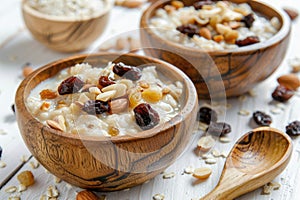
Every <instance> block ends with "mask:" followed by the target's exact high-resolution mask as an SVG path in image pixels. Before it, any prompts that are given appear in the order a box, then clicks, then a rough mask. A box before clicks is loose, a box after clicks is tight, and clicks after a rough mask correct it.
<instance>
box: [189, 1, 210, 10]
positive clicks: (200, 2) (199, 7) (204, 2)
mask: <svg viewBox="0 0 300 200" xmlns="http://www.w3.org/2000/svg"><path fill="white" fill-rule="evenodd" d="M213 3H214V2H213V1H210V0H204V1H203V0H202V1H197V2H195V3H194V4H193V6H194V8H195V10H199V9H201V8H202V6H204V5H212V4H213Z"/></svg>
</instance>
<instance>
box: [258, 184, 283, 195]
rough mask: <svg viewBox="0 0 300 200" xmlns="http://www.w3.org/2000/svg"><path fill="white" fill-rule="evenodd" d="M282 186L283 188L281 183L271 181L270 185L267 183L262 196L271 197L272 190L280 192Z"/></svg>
mask: <svg viewBox="0 0 300 200" xmlns="http://www.w3.org/2000/svg"><path fill="white" fill-rule="evenodd" d="M280 186H281V185H280V183H278V182H275V181H271V182H269V183H267V184H265V185H264V186H263V189H262V193H261V194H262V195H269V194H271V191H272V190H278V189H279V188H280Z"/></svg>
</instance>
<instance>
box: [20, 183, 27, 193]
mask: <svg viewBox="0 0 300 200" xmlns="http://www.w3.org/2000/svg"><path fill="white" fill-rule="evenodd" d="M25 190H27V187H26V186H25V185H23V184H20V185H19V186H18V192H24V191H25Z"/></svg>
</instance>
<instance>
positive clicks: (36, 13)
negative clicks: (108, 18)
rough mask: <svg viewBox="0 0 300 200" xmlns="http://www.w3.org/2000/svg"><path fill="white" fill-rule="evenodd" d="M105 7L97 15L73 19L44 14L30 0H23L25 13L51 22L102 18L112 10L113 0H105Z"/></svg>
mask: <svg viewBox="0 0 300 200" xmlns="http://www.w3.org/2000/svg"><path fill="white" fill-rule="evenodd" d="M104 1H105V3H104V6H105V7H104V8H102V9H101V10H99V12H97V13H96V15H94V16H91V17H86V18H82V19H72V18H70V17H64V16H53V15H48V14H44V13H41V12H39V11H37V10H35V9H33V8H31V7H30V6H29V5H28V4H27V2H28V0H22V10H23V12H25V13H28V14H29V15H32V16H34V17H36V18H40V19H44V20H46V21H49V22H58V23H61V22H85V21H89V20H94V19H96V18H100V17H102V16H103V15H105V14H108V13H109V12H110V10H111V9H112V6H113V5H112V1H111V0H104Z"/></svg>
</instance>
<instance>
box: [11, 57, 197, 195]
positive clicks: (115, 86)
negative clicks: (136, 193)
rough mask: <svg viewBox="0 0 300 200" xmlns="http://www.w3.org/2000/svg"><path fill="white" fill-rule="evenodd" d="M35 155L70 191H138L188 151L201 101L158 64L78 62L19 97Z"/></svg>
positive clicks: (65, 63)
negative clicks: (184, 151) (142, 185)
mask: <svg viewBox="0 0 300 200" xmlns="http://www.w3.org/2000/svg"><path fill="white" fill-rule="evenodd" d="M15 105H16V115H17V120H18V125H19V128H20V131H21V135H22V137H23V139H24V141H25V143H26V145H27V147H28V149H29V150H30V151H31V153H32V155H34V156H35V158H36V159H37V160H38V161H39V162H40V163H41V164H42V165H43V166H44V167H45V168H46V169H47V170H49V171H50V172H51V173H53V174H54V175H55V176H57V177H59V178H61V179H63V180H65V181H67V182H68V183H70V184H73V185H76V186H79V187H82V188H89V189H95V190H101V191H115V190H121V189H125V188H129V187H132V186H135V185H138V184H141V183H143V182H145V181H147V180H149V179H151V178H153V177H154V176H156V175H157V174H159V173H161V172H162V171H163V170H164V169H165V168H166V167H168V166H169V165H171V164H172V163H173V162H174V161H175V160H176V158H178V156H179V155H180V154H181V153H182V152H183V150H184V149H185V147H186V146H187V144H188V142H189V140H190V138H191V134H192V130H193V127H194V123H195V121H196V114H197V107H198V100H197V93H196V89H195V87H194V85H193V83H192V82H191V80H190V79H189V78H188V77H187V76H186V75H185V74H184V73H183V72H181V71H180V70H179V69H177V68H176V67H174V66H172V65H171V64H168V63H166V62H164V61H160V60H158V59H153V58H150V57H145V56H139V55H135V54H124V55H119V54H113V53H103V54H91V55H79V56H73V57H71V58H66V59H62V60H59V61H56V62H53V63H50V64H48V65H46V66H44V67H42V68H40V69H38V70H36V71H35V72H33V73H32V74H31V75H30V76H28V77H27V78H26V79H25V80H24V81H23V82H22V83H21V85H20V86H19V89H18V91H17V94H16V103H15Z"/></svg>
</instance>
